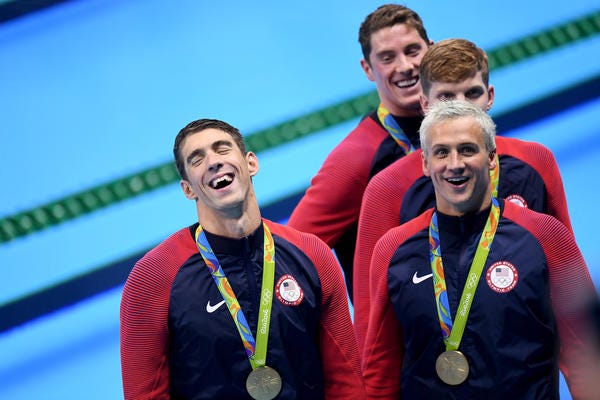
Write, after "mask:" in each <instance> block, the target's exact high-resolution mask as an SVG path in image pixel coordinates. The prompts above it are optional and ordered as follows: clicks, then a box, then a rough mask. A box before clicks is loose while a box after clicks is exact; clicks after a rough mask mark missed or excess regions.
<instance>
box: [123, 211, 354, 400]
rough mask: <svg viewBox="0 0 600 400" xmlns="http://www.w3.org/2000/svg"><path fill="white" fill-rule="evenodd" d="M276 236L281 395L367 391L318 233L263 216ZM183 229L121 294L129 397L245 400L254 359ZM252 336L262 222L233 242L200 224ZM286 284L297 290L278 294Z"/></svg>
mask: <svg viewBox="0 0 600 400" xmlns="http://www.w3.org/2000/svg"><path fill="white" fill-rule="evenodd" d="M264 223H266V224H267V225H268V226H269V228H270V230H271V233H272V235H273V239H274V243H275V278H274V279H275V288H274V294H273V305H272V314H271V321H270V331H269V339H268V350H267V358H266V364H267V365H268V366H270V367H272V368H274V369H276V370H277V372H279V374H280V375H281V378H282V382H283V386H282V390H281V392H280V394H279V396H278V397H277V398H281V399H291V398H298V399H348V398H364V385H363V381H362V376H361V372H360V361H359V353H358V348H357V345H356V339H355V337H354V331H353V328H352V324H351V319H350V314H349V310H348V302H347V298H346V295H345V290H344V289H345V288H344V280H343V277H342V274H341V271H340V268H339V265H338V264H337V262H336V260H335V257H334V256H333V254H332V252H331V250H330V249H329V248H328V247H327V246H326V245H325V244H324V243H323V242H322V241H320V240H319V239H318V238H317V237H315V236H314V235H310V234H305V233H301V232H298V231H296V230H294V229H292V228H289V227H285V226H282V225H279V224H276V223H273V222H271V221H267V220H264ZM197 226H198V224H195V225H193V226H191V227H189V228H185V229H182V230H180V231H178V232H177V233H175V234H174V235H172V236H171V237H169V238H168V239H167V240H165V241H164V242H163V243H161V244H160V245H158V246H157V247H155V248H154V249H153V250H151V251H150V252H148V253H147V254H146V255H145V256H144V257H143V258H142V259H140V260H139V261H138V262H137V263H136V265H135V267H134V268H133V270H132V271H131V273H130V275H129V277H128V279H127V282H126V284H125V287H124V290H123V296H122V301H121V363H122V375H123V390H124V395H125V399H126V400H128V399H213V400H214V399H227V400H235V399H250V397H249V395H248V393H247V391H246V386H245V385H246V378H247V376H248V374H249V373H250V372H251V370H252V369H251V366H250V362H249V360H248V357H247V355H246V352H245V349H244V347H243V345H242V341H241V339H240V335H239V333H238V330H237V328H236V326H235V324H234V322H233V319H232V316H231V314H230V312H229V310H228V308H227V305H226V304H223V303H224V302H223V297H222V295H221V293H220V292H219V290H218V288H217V286H216V285H215V283H214V281H213V278H212V276H211V274H210V271H209V269H208V268H207V266H206V264H205V263H204V260H203V259H202V256H201V255H200V253H199V252H198V248H197V246H196V242H195V240H194V234H195V230H196V227H197ZM205 233H206V237H207V239H208V241H209V243H210V245H211V247H212V249H213V251H214V253H215V255H216V257H217V259H218V260H219V263H220V265H221V267H222V268H223V270H224V272H225V274H226V276H227V279H228V280H229V283H230V285H231V287H232V289H233V291H234V293H235V295H236V297H237V299H238V301H239V303H240V306H241V309H242V311H243V313H244V315H245V317H246V319H247V321H248V323H249V325H250V329H251V331H252V334H253V336H254V337H256V328H257V322H258V311H259V299H260V290H261V285H262V283H261V282H262V269H263V234H264V229H263V225H262V224H261V226H260V227H259V228H258V229H257V230H256V231H255V232H254V233H252V234H251V235H250V236H248V237H246V238H242V239H231V238H225V237H221V236H216V235H213V234H211V233H210V232H207V231H205ZM284 281H285V282H287V285H288V286H289V284H290V282H292V283H293V286H298V287H299V288H300V292H301V294H302V295H301V296H300V295H299V292H296V294H295V297H294V298H291V299H290V298H289V296H288V297H285V296H282V295H281V293H282V292H281V291H282V290H284V286H285V284H286V283H284V284H282V282H284Z"/></svg>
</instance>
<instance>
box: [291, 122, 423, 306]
mask: <svg viewBox="0 0 600 400" xmlns="http://www.w3.org/2000/svg"><path fill="white" fill-rule="evenodd" d="M422 119H423V118H422V117H403V118H400V117H396V121H397V122H398V124H399V125H400V126H401V127H402V129H403V130H404V132H405V134H406V136H407V137H408V139H409V140H410V141H411V143H412V144H413V146H414V147H415V148H419V147H420V142H419V133H418V129H419V126H420V124H421V120H422ZM404 155H405V153H404V151H403V150H402V148H401V147H400V146H398V144H397V143H396V142H395V141H394V139H393V138H392V137H391V136H390V134H389V133H388V132H387V131H386V130H385V128H384V127H383V126H382V125H381V123H380V122H379V120H378V118H377V111H373V112H371V113H370V114H369V115H368V116H367V117H365V118H364V119H363V120H362V121H361V122H360V123H359V124H358V125H357V127H356V128H355V129H354V130H353V131H352V132H350V134H348V136H346V138H344V140H342V141H341V142H340V143H339V144H338V145H337V146H336V147H335V148H334V149H333V150H332V151H331V153H330V154H329V155H328V156H327V158H326V159H325V161H324V163H323V165H322V166H321V168H320V170H319V171H318V172H317V174H316V175H315V176H314V177H313V178H312V180H311V184H310V187H309V188H308V189H307V191H306V193H305V194H304V197H302V199H301V200H300V202H299V203H298V205H297V206H296V208H295V209H294V211H293V212H292V215H291V216H290V219H289V221H288V225H290V226H292V227H294V228H296V229H298V230H299V231H303V232H309V233H313V234H315V235H317V236H318V237H319V238H321V240H323V241H324V242H325V243H327V244H328V245H329V247H331V248H333V249H334V250H335V253H336V255H337V257H338V260H339V262H340V264H341V266H342V268H343V270H344V274H345V277H346V282H347V283H348V291H349V292H350V294H351V293H352V274H353V269H352V262H353V259H354V248H355V246H356V232H357V226H358V216H359V213H360V205H361V201H362V197H363V193H364V191H365V189H366V187H367V184H368V183H369V180H370V179H371V178H372V177H373V176H375V175H376V174H377V173H378V172H380V171H381V170H383V169H384V168H386V167H387V166H388V165H390V164H391V163H393V162H394V161H396V160H398V159H399V158H401V157H403V156H404Z"/></svg>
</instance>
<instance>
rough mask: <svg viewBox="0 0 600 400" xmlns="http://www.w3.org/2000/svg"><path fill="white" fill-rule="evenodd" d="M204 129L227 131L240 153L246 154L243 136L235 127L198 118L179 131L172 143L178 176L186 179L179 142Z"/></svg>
mask: <svg viewBox="0 0 600 400" xmlns="http://www.w3.org/2000/svg"><path fill="white" fill-rule="evenodd" d="M206 129H218V130H220V131H223V132H226V133H228V134H229V136H231V138H232V139H233V141H234V142H235V143H236V144H237V146H238V147H239V148H240V150H241V152H242V154H246V145H245V144H244V138H243V136H242V134H241V133H240V131H239V130H238V129H237V128H235V127H233V126H231V125H229V124H228V123H227V122H224V121H220V120H218V119H198V120H196V121H192V122H190V123H189V124H187V125H186V126H185V127H184V128H183V129H181V130H180V131H179V133H178V134H177V136H176V137H175V144H174V145H173V157H174V158H175V166H176V167H177V172H179V176H181V178H182V179H187V174H186V173H185V162H184V160H182V159H181V153H180V150H181V149H180V147H181V144H182V143H183V141H184V140H185V139H186V138H187V137H188V136H190V135H192V134H194V133H198V132H202V131H204V130H206Z"/></svg>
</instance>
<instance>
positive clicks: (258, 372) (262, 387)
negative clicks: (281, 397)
mask: <svg viewBox="0 0 600 400" xmlns="http://www.w3.org/2000/svg"><path fill="white" fill-rule="evenodd" d="M246 390H247V391H248V394H249V395H250V396H251V397H252V398H253V399H255V400H271V399H274V398H275V397H276V396H277V395H278V394H279V392H280V391H281V376H279V373H278V372H277V371H275V370H274V369H273V368H271V367H267V366H264V367H258V368H255V369H253V370H252V372H250V375H248V378H247V379H246Z"/></svg>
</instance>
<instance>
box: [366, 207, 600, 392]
mask: <svg viewBox="0 0 600 400" xmlns="http://www.w3.org/2000/svg"><path fill="white" fill-rule="evenodd" d="M499 203H500V208H501V216H500V220H499V224H498V228H497V231H496V234H495V237H494V239H493V242H492V244H491V248H490V252H489V255H488V257H487V260H486V262H485V265H484V267H483V272H482V274H481V278H480V279H479V282H478V286H477V290H476V292H475V295H474V298H473V300H472V303H471V304H472V305H471V309H470V313H469V315H468V320H467V324H466V328H465V331H464V335H463V337H462V341H461V343H460V346H459V349H458V350H460V351H461V352H463V353H464V354H465V356H466V358H467V360H468V362H469V367H470V370H469V374H468V378H467V380H466V381H465V382H463V383H461V384H459V385H457V386H449V385H447V384H445V383H444V382H442V381H441V380H440V379H439V378H438V376H437V374H436V369H435V363H436V358H437V357H438V356H439V355H440V354H441V353H442V352H443V351H444V350H445V346H444V343H443V340H442V333H441V328H440V324H439V321H438V315H437V308H436V303H435V296H434V285H433V278H432V268H431V264H430V260H429V224H430V221H431V216H432V213H433V209H430V210H427V211H426V212H425V213H423V214H421V215H420V216H419V217H417V218H415V219H413V220H411V221H409V222H408V223H406V224H403V225H401V226H399V227H396V228H393V229H392V230H390V231H389V232H388V233H386V234H385V235H384V236H383V237H382V238H381V240H380V241H379V242H378V243H377V245H376V247H375V251H374V254H373V259H372V262H371V280H370V284H371V289H370V293H371V313H370V314H369V322H368V329H367V336H366V341H365V347H364V352H363V357H364V359H363V368H364V376H365V383H366V386H367V396H368V398H377V399H398V398H404V399H441V398H443V399H486V400H493V399H508V398H513V399H531V400H534V399H540V400H542V399H543V400H549V399H558V396H559V390H558V387H559V385H558V382H559V379H558V370H559V368H558V367H559V366H560V370H561V371H562V372H563V374H564V376H565V377H566V381H567V384H568V386H569V389H570V391H571V394H572V395H573V398H574V399H580V398H592V397H585V396H586V395H588V396H589V395H590V393H587V394H586V393H585V390H586V387H585V385H584V384H583V383H582V377H583V376H585V375H584V374H585V366H584V365H583V364H582V363H581V362H580V359H581V355H582V354H583V352H584V351H585V350H586V349H590V348H591V347H586V341H587V340H589V337H588V336H587V335H585V332H587V331H586V330H585V329H583V328H584V327H586V328H589V325H586V322H589V321H586V318H587V316H588V314H587V311H586V308H585V307H584V306H583V303H582V300H583V299H585V298H589V299H590V300H593V299H594V298H595V296H596V292H595V289H594V286H593V283H592V281H591V278H590V275H589V272H588V270H587V267H586V264H585V261H584V259H583V257H582V255H581V252H580V251H579V249H578V248H577V245H576V243H575V240H574V238H573V235H572V234H571V232H570V231H569V230H568V229H567V228H566V227H565V226H564V225H563V224H562V223H560V222H559V221H558V220H556V219H555V218H554V217H552V216H549V215H546V214H541V213H537V212H534V211H532V210H529V209H527V208H524V207H520V206H518V205H516V204H514V203H511V202H509V201H504V200H501V199H500V200H499ZM488 214H489V208H488V209H487V210H485V211H483V212H480V213H478V214H475V215H468V216H463V217H454V216H448V215H443V214H441V213H439V212H438V226H439V232H440V248H441V254H442V259H443V265H444V274H445V280H446V286H447V290H448V292H447V293H448V299H449V304H450V309H451V317H452V318H453V319H454V316H455V315H456V312H457V308H458V302H459V299H460V296H461V294H462V290H463V287H464V284H465V282H466V277H467V273H468V271H469V269H470V267H471V262H472V260H473V257H474V254H475V250H476V248H477V247H478V244H479V238H480V236H481V233H482V231H483V227H484V225H485V222H486V219H487V217H488Z"/></svg>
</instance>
